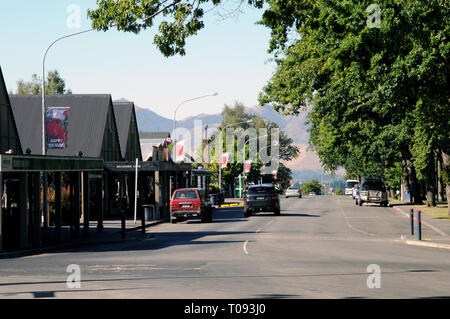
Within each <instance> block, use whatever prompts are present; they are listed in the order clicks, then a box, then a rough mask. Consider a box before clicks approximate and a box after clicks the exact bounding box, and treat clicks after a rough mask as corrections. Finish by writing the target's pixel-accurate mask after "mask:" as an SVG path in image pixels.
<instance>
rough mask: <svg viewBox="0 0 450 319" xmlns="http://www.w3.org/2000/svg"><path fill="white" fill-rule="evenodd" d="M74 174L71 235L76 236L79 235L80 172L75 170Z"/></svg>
mask: <svg viewBox="0 0 450 319" xmlns="http://www.w3.org/2000/svg"><path fill="white" fill-rule="evenodd" d="M73 176H74V192H73V193H74V194H73V197H74V198H73V204H74V209H73V212H72V214H73V222H74V224H73V237H75V238H77V237H79V236H80V210H81V205H80V173H79V172H76V173H74V174H73Z"/></svg>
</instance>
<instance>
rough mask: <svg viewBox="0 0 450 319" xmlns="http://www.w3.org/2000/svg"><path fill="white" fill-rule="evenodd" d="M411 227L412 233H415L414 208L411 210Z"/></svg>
mask: <svg viewBox="0 0 450 319" xmlns="http://www.w3.org/2000/svg"><path fill="white" fill-rule="evenodd" d="M409 229H410V232H411V235H414V209H412V208H411V209H410V210H409Z"/></svg>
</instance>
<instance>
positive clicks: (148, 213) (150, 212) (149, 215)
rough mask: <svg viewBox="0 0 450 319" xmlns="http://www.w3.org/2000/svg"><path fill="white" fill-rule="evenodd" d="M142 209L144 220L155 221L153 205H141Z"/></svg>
mask: <svg viewBox="0 0 450 319" xmlns="http://www.w3.org/2000/svg"><path fill="white" fill-rule="evenodd" d="M142 207H143V208H144V215H145V220H146V221H149V220H154V219H155V205H152V204H144V205H142Z"/></svg>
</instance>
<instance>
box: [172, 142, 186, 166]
mask: <svg viewBox="0 0 450 319" xmlns="http://www.w3.org/2000/svg"><path fill="white" fill-rule="evenodd" d="M185 143H186V141H176V143H175V162H178V163H179V162H183V161H184V144H185Z"/></svg>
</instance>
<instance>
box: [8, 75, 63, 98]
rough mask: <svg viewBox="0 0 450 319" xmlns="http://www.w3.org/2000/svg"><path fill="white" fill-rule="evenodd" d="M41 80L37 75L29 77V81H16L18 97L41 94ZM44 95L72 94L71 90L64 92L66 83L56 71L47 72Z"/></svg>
mask: <svg viewBox="0 0 450 319" xmlns="http://www.w3.org/2000/svg"><path fill="white" fill-rule="evenodd" d="M41 82H42V79H41V77H39V76H38V75H37V74H33V75H32V76H31V81H29V82H25V81H23V80H19V81H17V92H16V94H19V95H26V94H33V95H39V94H42V83H41ZM45 93H46V94H72V91H71V90H66V82H65V81H64V79H63V78H62V77H61V75H60V74H59V72H58V71H57V70H54V71H49V72H48V74H47V77H46V81H45Z"/></svg>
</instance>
